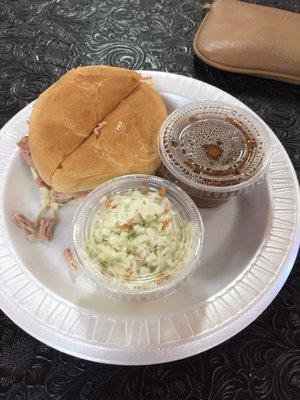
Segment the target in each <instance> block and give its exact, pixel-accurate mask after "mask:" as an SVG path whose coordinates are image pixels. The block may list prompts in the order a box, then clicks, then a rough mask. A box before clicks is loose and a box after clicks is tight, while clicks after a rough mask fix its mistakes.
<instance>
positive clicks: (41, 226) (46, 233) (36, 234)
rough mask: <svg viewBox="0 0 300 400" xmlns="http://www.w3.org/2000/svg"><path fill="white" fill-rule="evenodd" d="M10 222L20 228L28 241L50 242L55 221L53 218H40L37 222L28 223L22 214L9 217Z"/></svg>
mask: <svg viewBox="0 0 300 400" xmlns="http://www.w3.org/2000/svg"><path fill="white" fill-rule="evenodd" d="M11 219H12V221H13V222H14V223H15V224H16V225H17V227H19V228H21V229H22V230H23V232H24V233H25V236H26V237H27V238H28V239H29V240H32V241H33V240H43V241H45V242H50V240H51V239H52V237H53V232H54V228H55V226H56V224H57V220H56V219H54V218H40V219H38V220H37V221H35V222H33V221H30V220H29V219H28V218H27V217H25V215H23V214H22V213H16V214H13V215H12V216H11Z"/></svg>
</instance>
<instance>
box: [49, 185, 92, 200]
mask: <svg viewBox="0 0 300 400" xmlns="http://www.w3.org/2000/svg"><path fill="white" fill-rule="evenodd" d="M89 193H90V190H84V191H82V192H75V193H64V192H57V191H56V190H53V189H51V190H50V199H51V200H52V201H53V202H55V203H58V204H65V203H68V202H70V201H72V200H77V199H80V198H81V197H85V196H87V195H88V194H89Z"/></svg>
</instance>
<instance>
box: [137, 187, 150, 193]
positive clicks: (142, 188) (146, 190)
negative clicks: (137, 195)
mask: <svg viewBox="0 0 300 400" xmlns="http://www.w3.org/2000/svg"><path fill="white" fill-rule="evenodd" d="M139 191H140V192H141V193H142V194H144V195H147V194H148V193H149V189H148V187H147V186H141V187H140V188H139Z"/></svg>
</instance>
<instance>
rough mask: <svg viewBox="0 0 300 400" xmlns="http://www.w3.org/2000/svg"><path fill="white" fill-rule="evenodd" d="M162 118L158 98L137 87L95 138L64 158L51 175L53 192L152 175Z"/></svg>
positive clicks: (156, 164) (157, 162) (144, 87)
mask: <svg viewBox="0 0 300 400" xmlns="http://www.w3.org/2000/svg"><path fill="white" fill-rule="evenodd" d="M165 118H166V110H165V105H164V103H163V101H162V99H161V98H160V96H159V95H158V94H157V93H156V92H155V90H153V89H152V88H151V87H150V86H149V85H147V84H145V83H141V84H139V85H138V87H137V88H136V89H135V90H134V91H133V92H132V93H131V94H130V95H129V96H128V97H127V98H126V99H125V100H124V101H123V102H121V103H120V104H119V105H118V107H116V108H115V109H114V110H113V111H112V112H111V113H110V114H108V115H107V116H106V117H105V119H104V121H105V122H104V123H103V124H102V125H104V124H105V125H104V126H103V128H102V129H101V131H100V132H99V135H95V134H94V133H93V134H91V135H90V136H89V137H88V139H86V140H85V141H84V142H83V143H82V144H81V145H80V146H79V147H78V148H77V149H76V150H75V151H74V152H73V153H72V154H70V155H69V156H68V157H66V159H65V160H64V161H63V162H62V164H61V166H60V168H58V169H57V170H56V171H55V172H54V174H53V178H52V185H53V188H54V189H55V190H57V191H59V192H68V193H72V192H78V191H84V190H89V189H93V188H94V187H96V186H97V185H99V184H101V183H102V182H104V181H106V180H108V179H111V178H115V177H117V176H120V175H127V174H134V173H143V174H152V173H153V172H155V171H156V170H157V168H158V167H159V165H160V158H159V155H158V149H157V134H158V131H159V128H160V126H161V125H162V123H163V121H164V119H165Z"/></svg>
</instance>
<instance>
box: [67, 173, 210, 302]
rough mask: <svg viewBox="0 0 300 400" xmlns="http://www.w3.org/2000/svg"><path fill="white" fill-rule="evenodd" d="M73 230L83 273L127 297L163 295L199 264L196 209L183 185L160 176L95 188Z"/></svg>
mask: <svg viewBox="0 0 300 400" xmlns="http://www.w3.org/2000/svg"><path fill="white" fill-rule="evenodd" d="M72 232H73V252H74V256H75V260H76V262H77V264H78V266H79V267H80V269H81V271H82V273H83V274H84V276H85V277H86V278H87V279H88V280H89V282H91V283H92V284H93V285H94V286H95V287H96V288H97V289H99V290H100V291H102V292H103V293H105V294H107V295H110V296H113V297H116V298H120V299H123V300H134V301H145V300H153V299H156V298H158V297H162V296H165V295H167V294H169V293H171V292H173V291H174V290H175V289H176V288H177V287H178V286H179V285H180V284H182V283H183V282H184V281H185V280H186V279H187V278H188V276H190V275H191V274H192V272H193V271H194V270H195V268H197V267H198V266H199V264H200V262H201V252H202V246H203V239H204V228H203V222H202V218H201V215H200V213H199V210H198V208H197V207H196V205H195V204H194V202H193V201H192V200H191V198H190V197H189V196H188V195H187V194H186V193H185V192H184V191H183V190H182V189H181V188H179V187H178V186H176V185H175V184H174V183H172V182H169V181H167V180H165V179H163V178H159V177H156V176H151V175H127V176H123V177H119V178H115V179H112V180H110V181H108V182H105V183H104V184H102V185H101V186H99V187H97V188H96V189H95V190H93V191H92V192H91V193H90V194H89V195H88V196H87V198H86V199H85V200H84V202H83V203H82V204H81V205H80V207H79V208H78V210H77V212H76V214H75V216H74V220H73V226H72Z"/></svg>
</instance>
